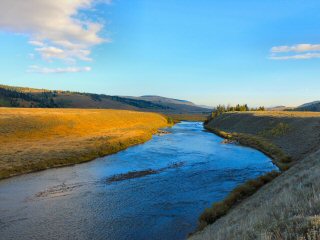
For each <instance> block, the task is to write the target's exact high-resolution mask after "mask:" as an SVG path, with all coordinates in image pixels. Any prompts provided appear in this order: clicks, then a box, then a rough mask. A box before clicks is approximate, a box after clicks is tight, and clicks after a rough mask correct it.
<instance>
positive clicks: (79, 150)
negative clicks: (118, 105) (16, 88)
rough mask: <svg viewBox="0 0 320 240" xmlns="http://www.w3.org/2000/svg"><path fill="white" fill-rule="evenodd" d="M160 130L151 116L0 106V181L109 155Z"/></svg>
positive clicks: (162, 121)
mask: <svg viewBox="0 0 320 240" xmlns="http://www.w3.org/2000/svg"><path fill="white" fill-rule="evenodd" d="M166 126H168V123H167V119H166V118H165V117H164V116H162V115H160V114H155V113H141V112H134V111H124V110H85V109H32V108H31V109H19V108H0V142H1V145H0V179H3V178H7V177H11V176H16V175H19V174H23V173H28V172H34V171H39V170H44V169H48V168H52V167H60V166H66V165H72V164H76V163H82V162H86V161H90V160H93V159H95V158H97V157H101V156H104V155H108V154H112V153H115V152H118V151H120V150H123V149H125V148H127V147H130V146H133V145H136V144H140V143H143V142H146V141H148V140H149V139H151V137H152V134H154V133H156V132H157V130H158V129H159V128H162V127H166Z"/></svg>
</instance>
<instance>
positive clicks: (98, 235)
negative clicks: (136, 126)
mask: <svg viewBox="0 0 320 240" xmlns="http://www.w3.org/2000/svg"><path fill="white" fill-rule="evenodd" d="M169 131H170V132H172V134H168V135H164V136H154V137H153V139H152V140H151V141H149V142H147V143H145V144H143V145H139V146H135V147H132V148H129V149H127V150H125V151H122V152H120V153H117V154H114V155H112V156H107V157H104V158H101V159H97V160H95V161H92V162H89V163H85V164H80V165H76V166H71V167H64V168H58V169H51V170H46V171H43V172H39V173H32V174H27V175H24V176H20V177H15V178H11V179H7V180H3V181H1V182H0V236H1V238H2V239H184V238H185V237H186V236H187V234H188V233H189V232H191V231H193V230H194V228H195V227H196V224H197V218H198V216H199V214H200V213H201V212H202V211H203V209H204V208H206V207H208V206H210V205H211V203H212V202H214V201H217V200H220V199H222V198H223V197H224V196H225V195H226V194H227V193H228V192H230V190H232V188H233V187H235V185H237V184H239V183H242V182H244V181H246V180H247V179H250V178H254V177H256V176H258V175H261V174H263V173H265V172H267V171H270V170H274V169H275V168H276V167H275V166H273V164H272V163H271V161H270V159H268V158H267V157H266V156H265V155H263V154H262V153H260V152H257V151H255V150H253V149H250V148H245V147H241V146H236V145H226V144H221V141H222V139H221V138H219V137H217V136H215V135H213V134H211V133H208V132H206V131H204V130H203V127H202V124H201V123H190V122H183V123H180V124H177V125H176V126H174V127H173V128H172V129H169ZM110 179H111V180H112V179H115V181H110Z"/></svg>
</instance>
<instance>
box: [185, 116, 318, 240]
mask: <svg viewBox="0 0 320 240" xmlns="http://www.w3.org/2000/svg"><path fill="white" fill-rule="evenodd" d="M207 128H208V129H211V130H213V131H217V130H218V131H223V132H225V133H227V134H230V135H236V136H237V135H238V136H239V134H240V138H241V137H242V135H241V134H244V136H245V137H248V136H249V137H252V138H251V140H252V139H253V140H256V139H258V141H260V140H262V141H264V142H266V143H268V144H272V146H275V147H276V148H278V149H280V151H281V152H283V153H284V154H286V155H288V156H289V157H290V158H291V159H292V163H291V167H290V169H289V170H287V171H285V172H283V173H282V174H281V175H280V176H278V177H276V178H275V179H274V180H273V181H271V183H268V184H266V185H264V186H262V187H261V188H260V189H259V190H258V191H257V192H256V193H253V192H252V193H250V191H253V190H252V186H255V185H256V184H257V181H252V182H251V183H250V182H248V183H247V184H245V185H242V186H241V187H239V188H238V189H237V191H238V194H240V196H237V198H238V199H241V198H242V197H241V194H242V193H243V192H244V193H248V192H249V193H250V194H249V196H250V195H251V194H253V195H252V196H250V197H248V198H246V199H245V200H243V199H242V200H241V201H239V202H234V203H233V206H231V209H228V210H226V211H225V210H224V209H221V207H222V206H224V204H225V203H226V201H228V200H229V199H230V197H231V195H229V196H228V197H227V198H226V200H224V201H223V202H222V203H219V204H220V205H214V206H213V207H212V208H211V210H210V211H211V213H214V214H217V213H218V212H217V211H218V210H219V211H220V213H221V212H222V211H223V212H222V213H223V214H221V215H220V216H219V217H218V219H215V220H214V221H213V224H211V225H209V226H207V227H206V228H204V230H202V231H200V232H198V233H196V234H194V235H193V236H192V237H190V239H192V240H197V239H218V240H219V239H266V240H267V239H301V240H318V239H320V217H319V216H320V185H319V182H320V174H319V172H320V144H319V143H320V137H319V136H320V113H308V112H304V113H301V112H254V113H226V114H223V115H220V116H218V117H217V118H214V119H213V120H212V121H210V122H209V123H208V125H207ZM232 133H233V134H232ZM250 144H251V145H252V144H253V145H254V144H255V143H254V142H250ZM250 144H248V145H250ZM259 181H260V180H259ZM239 189H240V190H239ZM232 194H233V195H234V194H236V193H235V192H233V193H232ZM233 195H232V196H233ZM218 207H219V209H218ZM207 212H208V211H207Z"/></svg>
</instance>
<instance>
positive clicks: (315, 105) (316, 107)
mask: <svg viewBox="0 0 320 240" xmlns="http://www.w3.org/2000/svg"><path fill="white" fill-rule="evenodd" d="M296 110H298V111H311V112H320V101H313V102H309V103H305V104H302V105H300V106H299V107H297V108H296Z"/></svg>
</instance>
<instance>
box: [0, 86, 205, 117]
mask: <svg viewBox="0 0 320 240" xmlns="http://www.w3.org/2000/svg"><path fill="white" fill-rule="evenodd" d="M0 107H38V108H101V109H123V110H136V111H150V112H162V113H207V112H209V110H208V109H206V108H202V107H199V106H197V105H195V104H193V103H191V102H189V101H185V100H178V99H170V98H164V97H160V96H150V95H147V96H142V97H137V98H135V97H120V96H110V95H105V94H93V93H80V92H70V91H61V90H47V89H35V88H26V87H13V86H7V85H0Z"/></svg>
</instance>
